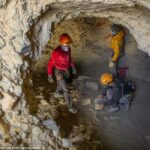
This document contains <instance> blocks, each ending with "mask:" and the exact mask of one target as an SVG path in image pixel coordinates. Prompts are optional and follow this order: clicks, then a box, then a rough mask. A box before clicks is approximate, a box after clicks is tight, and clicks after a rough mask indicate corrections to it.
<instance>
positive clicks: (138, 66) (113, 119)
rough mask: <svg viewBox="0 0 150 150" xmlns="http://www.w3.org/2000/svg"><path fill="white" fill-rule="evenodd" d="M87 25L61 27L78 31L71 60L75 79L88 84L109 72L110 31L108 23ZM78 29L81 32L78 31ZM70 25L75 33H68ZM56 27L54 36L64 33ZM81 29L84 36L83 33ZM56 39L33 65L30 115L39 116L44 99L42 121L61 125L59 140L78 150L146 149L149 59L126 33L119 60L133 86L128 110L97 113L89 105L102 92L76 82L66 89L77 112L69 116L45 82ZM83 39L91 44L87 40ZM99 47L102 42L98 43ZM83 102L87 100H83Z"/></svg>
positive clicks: (149, 131)
mask: <svg viewBox="0 0 150 150" xmlns="http://www.w3.org/2000/svg"><path fill="white" fill-rule="evenodd" d="M86 22H87V24H85V22H83V19H81V20H79V23H78V24H76V22H71V23H72V24H71V23H69V21H68V22H67V23H64V24H62V26H63V27H62V28H63V29H64V30H66V31H68V30H69V31H70V32H71V31H74V32H77V33H72V34H74V35H75V36H74V41H77V42H74V43H73V45H71V47H72V49H73V53H72V56H73V59H74V60H75V61H76V63H77V70H78V75H79V76H81V75H82V76H90V77H91V79H90V81H92V82H94V83H98V78H99V76H100V75H101V74H102V73H103V72H105V71H108V61H109V59H108V56H109V50H108V48H107V46H105V45H106V43H107V42H108V41H109V40H105V39H106V35H107V34H108V33H109V30H110V22H107V21H101V22H99V21H98V23H96V24H94V25H93V24H91V22H92V21H91V20H90V21H89V20H86ZM66 24H68V25H66ZM70 24H71V25H70ZM95 25H96V29H95ZM58 26H61V24H60V25H58ZM78 26H79V28H77V27H78ZM74 27H75V28H77V29H79V31H77V30H75V29H72V28H74ZM56 29H58V31H57V30H55V32H56V35H58V34H59V33H61V32H62V31H61V29H60V28H59V27H58V28H56ZM59 29H60V31H59ZM67 29H68V30H67ZM93 29H95V30H93ZM83 30H84V31H87V32H83ZM69 31H68V32H69ZM80 31H82V32H80ZM91 31H92V32H91ZM55 32H54V33H55ZM70 32H69V33H70ZM79 33H81V35H79ZM85 33H86V34H88V36H89V37H88V36H86V34H85ZM100 33H101V34H100ZM56 35H55V34H54V37H52V41H53V42H54V43H53V42H50V43H51V44H48V45H47V47H46V49H47V50H45V51H43V53H42V56H41V58H40V59H39V61H38V62H37V63H36V64H35V66H34V69H33V91H34V97H35V98H34V99H32V100H31V101H29V108H30V112H31V113H32V114H39V105H40V104H41V101H42V100H44V101H46V102H47V105H48V106H49V108H44V110H46V109H47V110H48V112H45V117H44V118H52V119H54V120H55V121H56V122H57V124H58V125H60V131H61V136H62V137H65V138H72V137H76V138H74V143H75V145H76V146H77V147H78V150H101V149H102V150H105V149H106V150H111V149H112V150H149V149H150V119H149V115H150V109H149V108H150V98H149V97H150V93H149V89H150V71H149V70H150V66H149V63H150V59H149V58H148V57H146V55H145V54H144V53H143V52H141V51H140V50H138V49H137V43H136V41H135V40H134V38H133V37H132V36H131V35H130V34H129V32H128V31H127V32H126V39H125V52H126V57H125V58H124V60H123V61H125V62H126V64H125V66H128V67H129V71H128V78H129V79H130V80H132V81H134V82H135V84H136V93H135V98H134V101H133V103H132V106H131V108H130V110H129V111H126V110H124V109H121V110H120V111H118V112H115V113H108V112H106V111H95V110H94V103H93V101H94V98H95V97H96V96H97V95H98V94H99V93H100V92H101V91H100V90H91V89H88V88H86V87H85V86H84V83H85V81H84V80H77V79H75V80H74V82H73V83H72V84H71V85H70V86H69V88H70V93H71V95H72V97H73V101H74V104H75V106H76V107H77V109H78V110H79V112H78V114H76V115H73V114H70V113H69V112H68V110H67V107H66V104H65V101H64V99H63V98H61V99H56V98H54V96H53V92H54V91H55V88H56V84H49V83H48V80H47V71H46V67H47V62H48V60H49V57H50V56H49V53H50V51H51V50H52V48H53V47H55V46H56V45H55V39H56V37H57V36H56ZM72 36H73V35H72ZM78 36H79V37H78ZM91 36H92V37H94V38H95V41H92V39H91V38H90V37H91ZM84 38H87V39H88V38H89V39H90V40H89V41H87V40H86V39H84ZM100 38H101V39H100ZM97 39H100V41H97ZM99 43H103V44H102V45H99ZM51 46H52V47H51ZM85 99H86V101H85V102H83V101H84V100H85ZM48 106H47V107H48Z"/></svg>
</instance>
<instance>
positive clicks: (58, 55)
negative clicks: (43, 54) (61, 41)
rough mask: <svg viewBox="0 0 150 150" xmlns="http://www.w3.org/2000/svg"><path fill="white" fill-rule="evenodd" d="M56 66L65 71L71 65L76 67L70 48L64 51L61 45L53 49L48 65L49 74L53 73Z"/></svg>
mask: <svg viewBox="0 0 150 150" xmlns="http://www.w3.org/2000/svg"><path fill="white" fill-rule="evenodd" d="M54 67H55V68H57V69H60V70H63V71H66V70H67V69H68V68H69V67H74V64H73V62H72V59H71V49H70V48H69V50H68V52H65V51H63V50H62V48H61V46H59V47H57V48H56V49H54V50H53V52H52V54H51V57H50V60H49V62H48V66H47V71H48V75H53V69H54Z"/></svg>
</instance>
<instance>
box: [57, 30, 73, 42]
mask: <svg viewBox="0 0 150 150" xmlns="http://www.w3.org/2000/svg"><path fill="white" fill-rule="evenodd" d="M59 41H60V44H62V45H63V44H69V43H71V41H72V40H71V37H70V36H69V35H68V34H67V33H63V34H62V35H61V36H60V38H59Z"/></svg>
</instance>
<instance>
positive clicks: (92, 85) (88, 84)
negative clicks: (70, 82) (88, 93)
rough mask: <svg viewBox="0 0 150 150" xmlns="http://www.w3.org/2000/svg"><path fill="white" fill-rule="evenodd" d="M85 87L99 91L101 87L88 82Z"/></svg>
mask: <svg viewBox="0 0 150 150" xmlns="http://www.w3.org/2000/svg"><path fill="white" fill-rule="evenodd" d="M85 87H86V88H89V89H91V90H94V91H97V90H98V88H99V86H98V84H97V83H96V82H91V81H86V83H85Z"/></svg>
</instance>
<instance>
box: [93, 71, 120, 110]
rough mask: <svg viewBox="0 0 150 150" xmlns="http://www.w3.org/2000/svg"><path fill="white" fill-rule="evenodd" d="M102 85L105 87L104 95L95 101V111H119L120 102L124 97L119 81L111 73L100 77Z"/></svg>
mask: <svg viewBox="0 0 150 150" xmlns="http://www.w3.org/2000/svg"><path fill="white" fill-rule="evenodd" d="M100 84H101V85H102V86H103V89H104V90H103V93H102V95H99V96H98V97H97V98H96V99H95V109H96V110H101V109H103V108H104V107H105V109H106V111H107V112H115V111H118V110H119V100H120V98H121V96H122V89H121V86H120V84H119V82H118V80H116V79H114V78H113V75H112V74H110V73H104V74H103V75H102V76H101V77H100Z"/></svg>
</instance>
